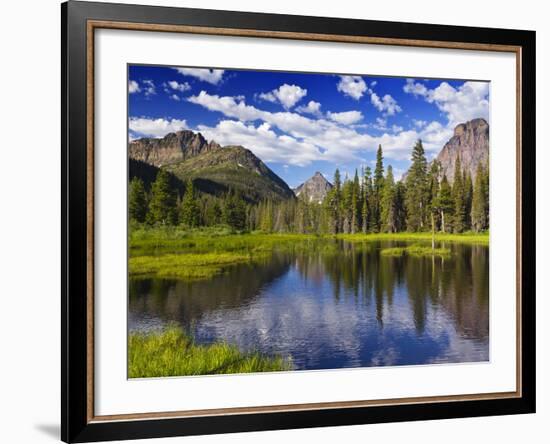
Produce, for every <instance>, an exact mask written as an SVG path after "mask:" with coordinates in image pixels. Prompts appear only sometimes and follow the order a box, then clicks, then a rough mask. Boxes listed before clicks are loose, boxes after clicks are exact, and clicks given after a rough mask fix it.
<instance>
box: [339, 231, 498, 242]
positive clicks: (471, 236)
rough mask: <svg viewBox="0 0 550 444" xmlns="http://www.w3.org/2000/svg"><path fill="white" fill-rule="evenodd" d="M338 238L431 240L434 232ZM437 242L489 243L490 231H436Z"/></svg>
mask: <svg viewBox="0 0 550 444" xmlns="http://www.w3.org/2000/svg"><path fill="white" fill-rule="evenodd" d="M336 237H337V238H339V239H343V240H346V241H349V242H365V241H431V240H432V233H429V232H426V233H424V232H422V233H408V232H403V233H369V234H362V233H361V234H338V235H336ZM435 241H436V242H464V243H475V244H482V245H489V233H488V232H484V233H473V232H469V233H459V234H454V233H436V234H435Z"/></svg>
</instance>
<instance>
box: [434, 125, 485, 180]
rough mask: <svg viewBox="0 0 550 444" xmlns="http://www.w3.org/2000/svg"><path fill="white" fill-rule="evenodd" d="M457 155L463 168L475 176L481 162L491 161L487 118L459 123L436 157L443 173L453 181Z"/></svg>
mask: <svg viewBox="0 0 550 444" xmlns="http://www.w3.org/2000/svg"><path fill="white" fill-rule="evenodd" d="M457 155H458V156H460V162H461V164H462V169H463V170H466V171H468V172H469V173H470V174H471V175H472V178H474V177H475V174H476V170H477V167H478V165H479V164H482V165H484V166H486V165H487V164H488V162H489V124H488V123H487V121H485V119H474V120H471V121H469V122H466V123H461V124H460V125H457V126H456V128H455V131H454V135H453V137H451V138H450V139H449V141H448V142H447V143H446V144H445V146H443V148H442V149H441V151H440V152H439V154H438V155H437V157H436V160H437V161H439V162H440V163H441V167H442V173H444V174H445V175H446V176H447V179H449V181H451V182H452V181H453V179H454V172H455V163H456V158H457Z"/></svg>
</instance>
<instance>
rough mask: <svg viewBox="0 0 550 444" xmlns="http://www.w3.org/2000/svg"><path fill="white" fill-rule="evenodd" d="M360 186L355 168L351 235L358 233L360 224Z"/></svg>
mask: <svg viewBox="0 0 550 444" xmlns="http://www.w3.org/2000/svg"><path fill="white" fill-rule="evenodd" d="M360 214H361V186H360V185H359V175H358V174H357V168H356V169H355V176H354V178H353V185H352V196H351V232H352V233H353V234H355V233H357V232H358V231H359V226H360V222H361V218H360Z"/></svg>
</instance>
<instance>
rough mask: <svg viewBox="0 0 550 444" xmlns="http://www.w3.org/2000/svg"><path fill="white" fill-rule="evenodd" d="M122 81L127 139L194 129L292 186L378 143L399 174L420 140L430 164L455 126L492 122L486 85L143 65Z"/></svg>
mask: <svg viewBox="0 0 550 444" xmlns="http://www.w3.org/2000/svg"><path fill="white" fill-rule="evenodd" d="M128 76H129V78H128V92H129V111H128V115H129V135H130V138H131V139H136V138H140V137H163V136H164V135H165V134H167V133H169V132H173V131H178V130H181V129H191V130H193V131H199V132H201V133H202V134H203V135H204V137H205V138H206V139H208V140H215V141H216V142H218V143H220V144H221V145H230V144H233V145H243V146H245V147H246V148H248V149H250V150H251V151H252V152H254V153H255V154H256V155H257V156H258V157H259V158H260V159H262V160H263V161H264V162H265V163H266V164H267V165H268V166H269V167H270V168H271V169H272V170H273V171H275V173H277V174H278V175H279V176H281V177H282V178H283V179H284V180H285V181H286V182H287V183H288V184H289V185H290V186H291V187H295V186H297V185H299V184H300V183H302V182H304V181H305V180H307V179H308V178H309V177H311V176H312V175H313V174H314V173H315V171H320V172H321V173H323V174H324V175H325V177H327V179H329V180H331V179H332V177H333V174H334V170H335V169H336V168H340V170H341V171H342V173H343V174H344V175H345V174H349V175H350V176H351V175H353V174H354V172H355V169H356V168H358V169H360V168H361V167H362V166H363V167H364V166H367V165H370V166H371V167H372V166H373V164H374V159H375V155H376V149H377V147H378V144H381V145H382V149H383V151H384V158H385V159H384V160H385V162H384V163H385V165H386V166H387V165H392V167H393V168H394V172H395V173H396V176H397V177H398V178H399V177H400V175H401V174H402V173H403V172H404V171H406V169H407V168H408V165H409V164H410V161H409V158H410V153H411V149H412V147H413V145H414V143H415V141H416V140H417V139H421V140H422V141H423V144H424V148H425V149H426V152H427V155H428V157H429V158H432V157H433V156H435V155H436V154H437V153H438V152H439V150H440V149H441V148H442V147H443V145H444V144H445V142H446V141H447V140H448V139H449V138H450V137H451V136H452V134H453V129H454V127H455V126H456V125H457V124H459V123H462V122H465V121H468V120H471V119H473V118H477V117H483V118H485V119H487V121H489V84H488V83H486V82H473V81H461V80H433V79H410V78H404V77H379V76H367V75H362V76H357V75H335V74H310V73H292V72H268V71H246V70H228V69H226V70H222V69H210V68H187V67H158V66H142V65H130V66H129V69H128Z"/></svg>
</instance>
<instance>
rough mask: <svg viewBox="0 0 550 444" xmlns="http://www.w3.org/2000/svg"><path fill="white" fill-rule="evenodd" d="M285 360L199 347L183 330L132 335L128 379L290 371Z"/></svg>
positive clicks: (232, 348)
mask: <svg viewBox="0 0 550 444" xmlns="http://www.w3.org/2000/svg"><path fill="white" fill-rule="evenodd" d="M290 369H291V363H290V361H288V360H285V359H283V358H281V357H268V356H263V355H261V354H259V353H242V352H240V351H239V350H238V348H237V347H235V346H232V345H228V344H225V343H218V344H213V345H197V344H195V343H193V341H192V339H191V338H189V337H188V336H187V335H185V334H184V333H183V332H182V331H181V330H180V329H178V328H175V327H172V328H169V329H168V330H166V331H164V332H160V333H149V334H136V333H134V334H131V335H130V337H129V343H128V376H129V377H130V378H153V377H161V376H190V375H214V374H228V373H257V372H272V371H280V370H290Z"/></svg>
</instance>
